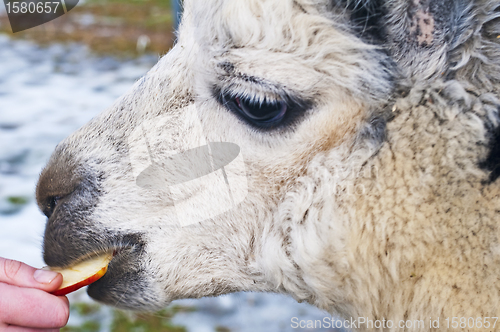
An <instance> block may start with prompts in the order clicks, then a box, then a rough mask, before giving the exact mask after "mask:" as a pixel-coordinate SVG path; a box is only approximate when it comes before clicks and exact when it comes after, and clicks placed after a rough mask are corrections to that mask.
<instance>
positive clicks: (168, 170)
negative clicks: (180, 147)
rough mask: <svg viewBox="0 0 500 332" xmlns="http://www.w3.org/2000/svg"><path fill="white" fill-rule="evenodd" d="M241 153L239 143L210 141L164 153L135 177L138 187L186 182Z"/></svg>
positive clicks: (211, 171) (229, 161)
mask: <svg viewBox="0 0 500 332" xmlns="http://www.w3.org/2000/svg"><path fill="white" fill-rule="evenodd" d="M239 154H240V147H239V146H238V145H237V144H234V143H229V142H210V143H208V144H207V145H203V146H200V147H197V148H194V149H190V150H187V151H184V152H180V153H177V154H175V155H173V156H170V157H167V158H166V160H164V161H153V164H152V165H150V166H149V167H148V168H146V169H145V170H144V171H142V172H141V173H140V174H139V175H138V176H137V178H136V183H137V185H138V186H139V187H142V188H145V189H149V190H155V189H165V188H167V187H170V186H173V185H178V184H181V183H184V182H188V181H191V180H194V179H197V178H201V177H203V176H205V175H208V174H210V173H213V172H215V171H217V170H220V169H222V170H223V174H224V178H225V179H226V182H227V174H226V173H225V171H224V166H227V165H228V164H229V163H231V162H232V161H233V160H234V159H236V157H238V155H239Z"/></svg>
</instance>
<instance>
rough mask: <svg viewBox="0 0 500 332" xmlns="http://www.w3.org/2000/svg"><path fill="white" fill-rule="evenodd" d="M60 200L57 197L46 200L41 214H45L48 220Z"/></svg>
mask: <svg viewBox="0 0 500 332" xmlns="http://www.w3.org/2000/svg"><path fill="white" fill-rule="evenodd" d="M60 199H61V197H59V196H51V197H48V198H47V203H46V204H45V207H44V209H43V214H45V215H46V216H47V218H50V216H51V215H52V214H53V213H54V210H55V208H56V206H57V203H58V202H59V200H60Z"/></svg>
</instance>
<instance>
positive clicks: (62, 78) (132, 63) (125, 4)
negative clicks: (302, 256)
mask: <svg viewBox="0 0 500 332" xmlns="http://www.w3.org/2000/svg"><path fill="white" fill-rule="evenodd" d="M180 12H181V4H180V3H179V2H178V1H177V0H106V1H102V0H99V1H98V0H87V1H80V2H79V3H78V5H77V6H76V7H75V8H74V9H73V10H71V11H70V12H68V13H67V14H65V15H63V16H61V17H59V18H57V19H55V20H53V21H51V22H48V23H45V24H43V25H41V26H38V27H35V28H32V29H29V30H25V31H22V32H18V33H15V34H13V33H12V30H11V28H10V25H9V21H8V18H7V16H6V8H5V7H4V5H3V4H0V256H1V257H6V258H11V259H16V260H20V261H23V262H26V263H27V264H30V265H32V266H35V267H41V266H43V265H44V263H43V260H42V255H41V241H42V236H43V231H44V224H45V219H46V218H45V216H43V215H42V214H41V213H40V212H39V210H38V208H37V206H36V202H35V199H34V190H35V184H36V181H37V178H38V174H39V173H40V171H41V169H42V167H43V166H44V164H45V163H46V162H47V160H48V158H49V156H50V154H51V152H52V150H53V149H54V147H55V146H56V144H57V143H58V142H59V141H61V140H62V139H63V138H65V137H66V136H68V135H69V134H70V133H71V132H73V131H74V130H76V129H78V128H79V127H80V126H82V125H83V124H85V123H86V122H87V121H89V120H90V119H91V118H92V117H93V116H95V115H96V114H98V113H99V112H100V111H103V110H104V109H106V108H107V107H109V106H110V105H111V104H112V103H113V101H114V100H115V99H116V98H118V97H119V96H120V95H122V94H123V93H124V92H126V91H127V90H128V89H130V88H131V86H132V85H133V84H134V82H135V81H136V80H137V79H139V78H140V77H141V76H142V75H144V74H145V73H146V72H147V71H148V70H149V69H150V68H151V67H152V66H153V65H154V64H155V63H156V62H157V61H158V59H159V57H161V56H162V55H164V54H165V53H167V52H168V50H169V49H170V48H171V47H172V45H173V43H174V41H175V33H174V31H175V27H176V24H177V22H178V18H180ZM0 296H1V294H0ZM69 298H70V302H71V317H70V321H69V324H68V326H67V327H66V328H64V329H63V330H64V331H67V332H69V331H75V332H76V331H79V332H93V331H96V332H97V331H133V332H142V331H144V332H146V331H166V332H169V331H176V332H181V331H193V332H205V331H207V332H209V331H210V332H212V331H216V332H229V331H231V332H233V331H234V332H255V331H262V332H267V331H269V332H279V331H333V329H314V328H309V329H308V328H293V327H292V321H291V319H292V317H297V319H299V320H316V319H318V320H322V319H323V318H324V317H330V316H329V315H328V314H327V313H325V312H322V311H320V310H318V309H316V308H314V307H312V306H309V305H307V304H299V303H297V302H295V301H294V300H293V299H292V298H290V297H286V296H282V295H273V294H260V293H237V294H230V295H225V296H220V297H216V298H204V299H199V300H181V301H175V302H174V303H172V304H171V305H170V306H169V307H168V308H165V309H164V310H162V311H160V312H157V313H154V314H136V313H132V312H124V311H119V310H115V309H112V308H110V307H106V306H101V305H99V304H97V303H96V302H94V301H92V300H91V299H90V298H89V297H88V296H87V294H86V292H85V290H84V289H83V290H79V291H77V292H75V293H73V294H70V295H69Z"/></svg>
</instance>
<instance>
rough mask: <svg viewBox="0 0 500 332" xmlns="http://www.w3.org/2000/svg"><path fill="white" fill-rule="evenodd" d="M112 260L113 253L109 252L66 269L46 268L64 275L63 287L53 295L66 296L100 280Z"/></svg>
mask: <svg viewBox="0 0 500 332" xmlns="http://www.w3.org/2000/svg"><path fill="white" fill-rule="evenodd" d="M112 258H113V252H109V253H106V254H103V255H100V256H97V257H93V258H91V259H87V260H84V261H82V262H80V263H78V264H76V265H73V266H71V267H68V268H65V269H61V268H51V267H48V266H46V267H44V268H43V269H46V270H50V271H55V272H59V273H61V274H62V275H63V282H62V285H61V287H59V289H57V290H55V291H53V292H52V294H54V295H57V296H62V295H66V294H68V293H71V292H74V291H76V290H77V289H80V288H82V287H85V286H87V285H90V284H91V283H93V282H95V281H97V280H99V279H100V278H101V277H102V276H103V275H104V274H105V273H106V271H107V270H108V264H109V262H110V261H111V259H112Z"/></svg>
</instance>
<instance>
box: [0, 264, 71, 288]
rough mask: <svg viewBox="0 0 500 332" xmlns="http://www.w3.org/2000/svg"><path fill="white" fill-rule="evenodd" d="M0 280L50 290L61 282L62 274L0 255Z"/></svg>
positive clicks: (15, 284)
mask: <svg viewBox="0 0 500 332" xmlns="http://www.w3.org/2000/svg"><path fill="white" fill-rule="evenodd" d="M0 282H3V283H6V284H9V285H13V286H19V287H29V288H38V289H41V290H44V291H47V292H51V291H54V290H56V289H57V288H58V287H59V286H60V285H61V284H62V275H61V274H60V273H57V272H54V271H46V270H38V269H35V268H34V267H31V266H29V265H26V264H24V263H21V262H18V261H15V260H11V259H5V258H2V257H0Z"/></svg>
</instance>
